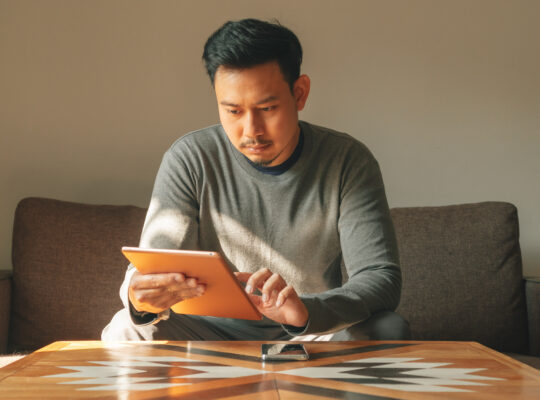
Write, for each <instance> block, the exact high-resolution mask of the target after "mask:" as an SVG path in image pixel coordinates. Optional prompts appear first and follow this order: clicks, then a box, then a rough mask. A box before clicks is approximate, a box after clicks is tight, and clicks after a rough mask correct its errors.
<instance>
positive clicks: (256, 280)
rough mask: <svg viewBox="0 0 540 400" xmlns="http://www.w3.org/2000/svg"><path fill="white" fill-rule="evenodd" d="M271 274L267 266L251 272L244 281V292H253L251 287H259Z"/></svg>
mask: <svg viewBox="0 0 540 400" xmlns="http://www.w3.org/2000/svg"><path fill="white" fill-rule="evenodd" d="M271 276H272V271H270V270H269V269H268V268H261V269H260V270H258V271H257V272H255V273H253V274H252V275H251V276H250V277H249V279H248V280H247V282H246V292H247V293H253V289H254V288H256V289H259V290H260V289H261V288H262V287H263V285H264V283H265V282H266V280H267V279H268V278H270V277H271Z"/></svg>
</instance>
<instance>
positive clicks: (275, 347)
mask: <svg viewBox="0 0 540 400" xmlns="http://www.w3.org/2000/svg"><path fill="white" fill-rule="evenodd" d="M261 351H262V359H263V360H269V361H270V360H274V361H276V360H277V361H280V360H283V361H285V360H307V359H309V354H308V352H307V351H306V348H305V347H304V345H303V344H301V343H274V344H269V343H265V344H263V345H262V347H261Z"/></svg>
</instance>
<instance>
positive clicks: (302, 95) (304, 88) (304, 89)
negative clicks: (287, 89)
mask: <svg viewBox="0 0 540 400" xmlns="http://www.w3.org/2000/svg"><path fill="white" fill-rule="evenodd" d="M310 87H311V80H310V79H309V76H307V75H300V76H299V77H298V79H297V80H296V82H294V86H293V95H294V99H295V100H296V109H297V110H298V111H302V110H303V109H304V106H305V105H306V101H307V98H308V96H309V89H310Z"/></svg>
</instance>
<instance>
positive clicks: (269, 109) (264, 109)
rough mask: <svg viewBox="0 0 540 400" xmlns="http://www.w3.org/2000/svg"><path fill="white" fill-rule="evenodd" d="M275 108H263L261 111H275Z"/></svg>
mask: <svg viewBox="0 0 540 400" xmlns="http://www.w3.org/2000/svg"><path fill="white" fill-rule="evenodd" d="M276 107H277V106H268V107H263V108H261V110H263V111H273V110H275V109H276Z"/></svg>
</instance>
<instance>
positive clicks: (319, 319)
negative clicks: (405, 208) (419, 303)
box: [302, 148, 401, 334]
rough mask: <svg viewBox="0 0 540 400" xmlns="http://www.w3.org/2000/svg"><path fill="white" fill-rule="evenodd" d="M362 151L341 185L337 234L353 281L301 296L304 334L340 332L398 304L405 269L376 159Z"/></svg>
mask: <svg viewBox="0 0 540 400" xmlns="http://www.w3.org/2000/svg"><path fill="white" fill-rule="evenodd" d="M362 153H363V154H361V155H358V153H356V154H355V152H351V154H350V156H349V157H348V160H347V162H345V167H344V169H343V172H342V179H341V186H340V190H341V193H340V209H339V221H338V230H339V236H340V245H341V251H342V257H343V263H344V265H345V268H346V271H347V274H348V281H347V282H346V283H344V284H343V285H342V286H341V287H337V288H334V289H331V290H328V291H326V292H323V293H319V294H314V295H304V296H302V300H303V301H304V303H305V305H306V307H307V308H308V311H309V315H310V318H309V322H308V325H307V327H306V329H305V330H304V332H302V334H308V333H310V334H311V333H316V334H322V333H330V332H334V331H337V330H341V329H344V328H347V327H348V326H351V325H353V324H356V323H358V322H361V321H363V320H366V319H367V318H369V317H370V316H371V315H372V314H373V313H376V312H378V311H384V310H388V311H393V310H395V309H396V307H397V306H398V304H399V298H400V294H401V271H400V267H399V256H398V250H397V243H396V238H395V233H394V227H393V223H392V219H391V217H390V211H389V209H388V203H387V200H386V194H385V191H384V184H383V180H382V176H381V172H380V169H379V165H378V163H377V161H376V160H375V159H374V158H373V156H372V155H371V153H370V152H369V151H368V150H367V149H365V148H364V151H363V152H362ZM359 157H362V158H360V160H361V161H360V162H359Z"/></svg>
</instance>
